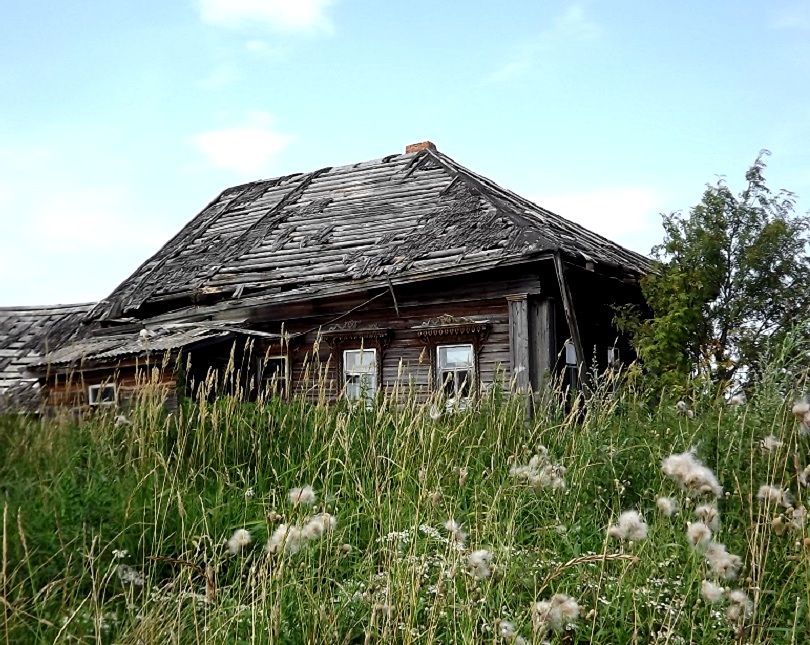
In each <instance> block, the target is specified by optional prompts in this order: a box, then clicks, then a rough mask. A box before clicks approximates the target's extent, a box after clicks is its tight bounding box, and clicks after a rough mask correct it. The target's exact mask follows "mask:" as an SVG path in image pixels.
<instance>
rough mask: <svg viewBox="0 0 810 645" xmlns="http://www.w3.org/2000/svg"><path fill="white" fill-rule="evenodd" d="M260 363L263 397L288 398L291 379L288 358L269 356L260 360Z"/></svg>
mask: <svg viewBox="0 0 810 645" xmlns="http://www.w3.org/2000/svg"><path fill="white" fill-rule="evenodd" d="M258 361H259V374H260V375H261V388H260V393H261V395H263V396H282V397H286V396H287V393H288V388H287V384H288V377H289V372H288V370H287V357H286V356H268V357H266V358H260V359H258Z"/></svg>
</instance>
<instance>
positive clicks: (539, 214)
mask: <svg viewBox="0 0 810 645" xmlns="http://www.w3.org/2000/svg"><path fill="white" fill-rule="evenodd" d="M552 252H560V253H562V254H564V255H566V256H569V257H572V258H576V259H581V260H585V261H588V262H594V263H597V264H602V265H605V266H607V267H611V268H613V269H616V270H619V271H625V272H628V273H630V274H635V275H640V274H642V273H644V272H646V271H647V270H648V269H649V266H650V261H649V259H648V258H646V257H644V256H642V255H640V254H637V253H635V252H633V251H630V250H628V249H625V248H623V247H621V246H619V245H618V244H615V243H614V242H611V241H610V240H607V239H606V238H603V237H601V236H599V235H597V234H595V233H592V232H591V231H588V230H587V229H585V228H583V227H581V226H579V225H577V224H574V223H573V222H570V221H568V220H566V219H564V218H562V217H560V216H559V215H556V214H554V213H552V212H550V211H547V210H545V209H543V208H541V207H539V206H537V205H536V204H534V203H532V202H530V201H529V200H527V199H524V198H522V197H520V196H518V195H516V194H515V193H512V192H510V191H508V190H505V189H503V188H501V187H500V186H498V185H497V184H495V183H494V182H492V181H490V180H488V179H486V178H485V177H482V176H480V175H477V174H475V173H473V172H472V171H470V170H468V169H466V168H464V167H463V166H460V165H459V164H457V163H456V162H455V161H453V160H452V159H451V158H449V157H447V156H446V155H444V154H442V153H440V152H437V151H435V150H430V149H426V150H421V151H419V152H416V153H411V154H403V155H391V156H388V157H384V158H382V159H376V160H373V161H368V162H364V163H358V164H353V165H350V166H342V167H338V168H323V169H321V170H317V171H315V172H311V173H306V174H296V175H289V176H285V177H279V178H276V179H270V180H264V181H257V182H253V183H250V184H245V185H242V186H235V187H233V188H229V189H228V190H226V191H224V192H223V193H222V194H221V195H220V196H219V197H218V198H217V199H216V200H214V201H213V202H212V203H211V204H210V205H209V206H208V207H207V208H205V209H204V210H203V211H202V212H201V213H200V214H199V215H197V217H195V218H194V219H193V220H192V221H191V222H189V223H188V224H187V225H186V226H185V227H184V228H183V229H182V230H181V231H180V232H179V233H178V234H177V235H176V236H175V237H174V238H173V239H172V240H170V241H169V242H168V243H167V244H166V245H165V246H164V247H163V248H162V249H161V250H160V251H159V252H158V253H157V254H155V255H154V256H153V257H151V258H150V259H149V260H147V261H146V262H145V263H144V264H143V265H142V266H141V267H139V268H138V269H137V270H136V271H135V273H134V274H133V275H132V276H130V278H128V279H127V280H126V281H125V282H123V283H122V284H121V285H120V286H119V287H118V288H117V289H116V290H115V291H114V292H113V293H112V294H111V295H110V296H109V297H108V298H107V299H105V300H104V301H102V302H101V303H99V305H98V307H97V308H96V309H95V310H94V312H93V313H92V316H91V317H92V318H95V319H101V320H104V319H111V318H120V317H122V316H124V317H136V318H144V317H149V316H152V315H159V314H161V313H164V312H168V311H171V310H174V309H179V308H182V307H187V306H189V305H194V304H201V303H206V304H208V303H212V302H219V301H223V300H226V299H235V300H238V299H241V298H243V297H245V298H247V297H250V296H263V295H267V296H272V297H273V299H274V300H276V301H284V300H285V299H290V300H292V299H295V298H300V297H302V296H307V295H309V296H317V295H328V294H329V293H336V292H340V291H346V290H351V288H353V287H355V286H359V285H362V284H366V283H369V282H371V281H379V280H380V279H388V280H393V281H394V282H402V281H407V280H409V279H419V278H424V277H428V276H429V277H440V276H442V275H450V274H453V273H458V272H459V271H460V270H462V269H464V268H468V269H469V270H483V269H487V268H492V267H494V266H497V265H499V264H505V263H515V262H520V261H525V260H528V259H531V258H532V257H534V256H540V255H542V254H543V253H552Z"/></svg>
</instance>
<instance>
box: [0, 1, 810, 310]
mask: <svg viewBox="0 0 810 645" xmlns="http://www.w3.org/2000/svg"><path fill="white" fill-rule="evenodd" d="M0 33H1V34H2V38H0V305H2V306H7V305H25V304H52V303H57V302H76V301H90V300H96V299H99V298H102V297H104V296H105V295H107V294H108V293H109V292H110V291H112V289H113V288H114V287H115V286H116V285H117V284H118V283H120V282H121V281H122V280H124V279H125V278H126V277H127V276H128V275H129V274H130V273H131V272H132V271H133V270H134V269H135V268H136V267H137V266H138V265H139V264H140V263H141V262H143V261H144V260H145V259H146V258H147V257H148V256H149V255H151V254H152V253H154V252H155V251H157V250H158V249H159V248H160V246H161V245H162V244H163V243H164V242H165V241H167V240H168V239H169V237H170V236H171V235H173V234H174V233H175V232H177V231H178V230H179V229H180V228H181V227H182V226H183V224H185V223H186V222H187V221H188V220H190V219H191V218H192V217H193V216H194V215H195V214H196V213H197V212H199V211H200V210H201V209H202V208H203V207H204V206H205V205H206V204H207V203H208V202H209V201H211V200H212V199H214V198H215V197H216V195H217V194H218V193H219V192H220V191H221V190H223V189H224V188H226V187H228V186H231V185H234V184H237V183H241V182H244V181H249V180H253V179H259V178H263V177H269V176H275V175H281V174H289V173H292V172H301V171H309V170H314V169H317V168H321V167H324V166H334V165H340V164H345V163H353V162H356V161H363V160H367V159H373V158H377V157H382V156H384V155H386V154H391V153H395V152H401V151H404V147H405V145H406V144H408V143H413V142H416V141H422V140H424V139H430V140H432V141H433V142H435V143H436V144H437V146H438V147H439V149H440V150H441V151H443V152H445V153H446V154H448V155H450V156H451V157H453V158H454V159H455V160H456V161H458V162H459V163H462V164H463V165H466V166H468V167H470V168H472V169H473V170H475V171H477V172H479V173H482V174H484V175H486V176H488V177H490V178H492V179H494V180H495V181H497V182H499V183H500V184H502V185H504V186H506V187H508V188H511V189H512V190H515V191H517V192H519V193H521V194H523V195H524V196H526V197H529V198H531V199H533V200H535V201H536V202H538V203H539V204H541V205H542V206H545V207H547V208H550V209H552V210H554V211H556V212H558V213H560V214H561V215H563V216H566V217H569V218H570V219H574V220H576V221H579V222H581V223H582V224H584V225H585V226H588V227H590V228H592V229H594V230H596V231H597V232H600V233H602V234H604V235H607V236H608V237H611V238H612V239H615V240H616V241H618V242H620V243H623V244H625V245H626V246H629V247H630V248H632V249H635V250H637V251H641V252H648V251H649V249H650V247H651V246H652V245H653V244H655V243H657V242H660V241H661V226H660V213H662V212H669V211H672V210H679V209H688V208H689V207H690V206H692V205H694V204H695V203H696V202H697V201H699V199H700V196H701V193H702V190H703V188H704V186H705V184H706V183H707V182H713V181H714V180H715V179H716V177H717V175H725V176H727V177H728V181H729V184H730V185H731V186H732V188H734V189H735V190H738V189H740V188H741V180H742V177H743V173H744V171H745V169H746V168H747V167H748V166H749V165H750V164H751V162H752V161H753V160H754V158H755V157H756V155H757V153H758V152H759V150H760V149H762V148H768V149H770V150H771V151H772V153H773V154H772V156H771V157H770V159H769V161H768V172H767V177H768V181H769V185H770V186H771V187H772V188H787V189H790V190H792V191H794V192H796V193H797V194H798V195H799V200H798V203H797V210H798V211H799V212H805V211H807V210H808V208H810V145H808V142H810V83H808V76H810V3H806V2H792V1H780V0H774V1H772V2H768V3H764V2H750V1H748V2H744V1H741V0H716V1H714V2H705V0H700V1H698V0H687V1H682V2H677V3H675V2H673V3H651V2H649V1H648V0H645V1H638V2H635V1H625V0H614V1H611V2H608V1H607V0H599V1H597V0H593V1H588V0H581V1H578V2H566V1H562V0H560V1H550V0H531V1H529V0H525V1H524V0H520V1H519V0H501V1H500V2H497V3H496V2H491V1H490V2H483V1H480V0H467V1H466V2H463V3H462V2H436V1H435V0H433V1H430V2H429V1H426V0H410V1H408V2H401V1H397V0H391V1H389V2H369V1H365V2H363V1H361V0H333V1H332V0H297V1H294V2H293V1H285V0H160V1H157V0H141V1H140V2H123V1H120V0H119V1H110V2H98V1H95V2H90V1H89V0H73V1H72V2H70V3H66V2H63V1H61V0H60V1H58V2H57V1H56V0H47V1H46V0H27V1H26V2H22V3H10V4H7V6H5V7H4V10H3V23H2V26H1V27H0Z"/></svg>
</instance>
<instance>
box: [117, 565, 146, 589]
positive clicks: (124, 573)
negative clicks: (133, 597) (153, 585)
mask: <svg viewBox="0 0 810 645" xmlns="http://www.w3.org/2000/svg"><path fill="white" fill-rule="evenodd" d="M115 572H116V573H117V574H118V579H119V580H120V581H121V583H122V584H125V585H132V586H133V587H143V584H144V578H143V576H142V575H141V574H140V573H139V572H138V570H137V569H133V568H132V567H130V566H129V565H127V564H119V565H118V566H117V567H116V570H115Z"/></svg>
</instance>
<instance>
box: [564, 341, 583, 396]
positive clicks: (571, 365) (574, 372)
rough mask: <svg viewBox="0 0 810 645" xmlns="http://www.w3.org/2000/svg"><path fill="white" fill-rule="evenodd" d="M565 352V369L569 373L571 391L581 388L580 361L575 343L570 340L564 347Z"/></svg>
mask: <svg viewBox="0 0 810 645" xmlns="http://www.w3.org/2000/svg"><path fill="white" fill-rule="evenodd" d="M563 351H564V352H565V369H566V371H567V372H568V378H569V382H570V387H571V390H572V391H573V390H576V389H578V388H579V360H578V357H577V348H576V345H574V341H573V340H572V339H571V338H569V339H568V340H567V341H565V344H564V345H563Z"/></svg>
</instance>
